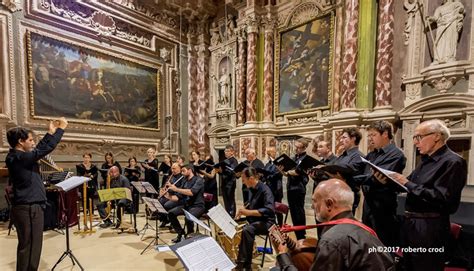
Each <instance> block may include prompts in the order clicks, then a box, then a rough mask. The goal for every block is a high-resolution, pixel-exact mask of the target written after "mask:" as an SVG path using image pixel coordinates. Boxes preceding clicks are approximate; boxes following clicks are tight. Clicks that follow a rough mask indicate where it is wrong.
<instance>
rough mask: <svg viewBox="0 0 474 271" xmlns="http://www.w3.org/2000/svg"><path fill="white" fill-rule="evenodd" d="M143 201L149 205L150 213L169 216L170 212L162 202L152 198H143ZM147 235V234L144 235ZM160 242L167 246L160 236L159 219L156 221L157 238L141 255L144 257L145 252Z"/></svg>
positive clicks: (154, 238)
mask: <svg viewBox="0 0 474 271" xmlns="http://www.w3.org/2000/svg"><path fill="white" fill-rule="evenodd" d="M143 200H144V201H145V203H146V204H147V205H148V207H149V208H150V211H152V212H155V211H156V212H158V213H160V214H168V212H167V211H166V210H165V208H163V205H161V203H160V201H159V200H157V199H152V198H147V197H143ZM143 234H145V233H143ZM158 240H161V241H162V242H163V243H164V244H167V243H166V242H165V241H164V240H163V239H161V238H160V236H159V228H158V219H156V220H155V236H154V237H153V240H151V242H150V243H149V244H148V245H147V246H146V247H145V248H144V249H143V251H142V252H141V253H140V255H143V253H145V251H146V250H147V249H148V248H149V247H150V246H151V244H153V243H155V246H157V245H158Z"/></svg>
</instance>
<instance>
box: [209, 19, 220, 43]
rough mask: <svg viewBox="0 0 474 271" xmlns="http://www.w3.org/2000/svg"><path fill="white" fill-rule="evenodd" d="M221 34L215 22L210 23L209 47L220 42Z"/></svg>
mask: <svg viewBox="0 0 474 271" xmlns="http://www.w3.org/2000/svg"><path fill="white" fill-rule="evenodd" d="M221 41H222V40H221V33H220V31H219V27H218V26H217V24H216V22H212V25H211V45H212V46H215V45H217V44H219V43H220V42H221Z"/></svg>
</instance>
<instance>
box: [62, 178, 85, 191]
mask: <svg viewBox="0 0 474 271" xmlns="http://www.w3.org/2000/svg"><path fill="white" fill-rule="evenodd" d="M90 180H91V179H90V178H87V177H82V176H73V177H71V178H69V179H66V180H64V181H62V182H60V183H57V184H56V185H55V186H56V187H59V188H61V189H62V190H63V191H64V192H68V191H69V190H71V189H73V188H76V187H78V186H79V185H81V184H83V183H85V182H88V181H90Z"/></svg>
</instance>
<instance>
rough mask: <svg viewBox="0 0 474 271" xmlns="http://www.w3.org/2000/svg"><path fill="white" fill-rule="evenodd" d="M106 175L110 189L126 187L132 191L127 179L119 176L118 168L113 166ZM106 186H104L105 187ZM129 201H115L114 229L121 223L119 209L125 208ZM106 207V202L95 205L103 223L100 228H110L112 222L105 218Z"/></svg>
mask: <svg viewBox="0 0 474 271" xmlns="http://www.w3.org/2000/svg"><path fill="white" fill-rule="evenodd" d="M108 175H109V176H110V188H117V187H126V188H128V189H132V188H131V186H130V182H129V181H128V179H127V178H126V177H125V176H123V175H120V170H119V168H118V167H116V166H113V167H111V168H110V169H109V172H108ZM106 185H107V184H104V186H106ZM130 202H131V201H130V200H128V199H120V200H118V201H117V223H116V224H115V228H118V227H120V223H121V221H122V212H121V209H122V208H121V207H124V208H125V206H127V205H128V204H129V203H130ZM106 207H107V202H106V201H104V202H99V204H97V210H98V211H99V215H100V218H101V219H102V221H103V223H102V224H100V227H101V228H108V227H110V226H112V224H113V223H112V221H111V220H110V218H108V217H107V213H106V212H105V208H106Z"/></svg>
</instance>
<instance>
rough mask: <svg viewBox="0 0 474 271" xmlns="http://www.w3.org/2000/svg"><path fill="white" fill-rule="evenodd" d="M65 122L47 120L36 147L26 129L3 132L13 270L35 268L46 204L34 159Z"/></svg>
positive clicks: (53, 145)
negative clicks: (14, 236) (12, 227)
mask: <svg viewBox="0 0 474 271" xmlns="http://www.w3.org/2000/svg"><path fill="white" fill-rule="evenodd" d="M67 124H68V122H67V120H66V119H65V118H60V119H59V120H57V121H55V122H50V123H49V131H48V133H47V134H46V135H45V136H44V137H43V139H41V140H40V142H38V144H37V145H36V146H35V141H34V139H33V132H32V131H30V130H27V129H25V128H22V127H16V128H12V129H10V130H8V132H7V140H8V144H9V145H10V147H11V149H10V151H9V152H8V154H7V157H6V159H5V162H6V164H7V167H8V171H9V173H10V181H11V183H12V185H13V195H14V198H13V207H12V210H11V219H12V221H13V224H14V225H15V227H16V229H17V233H18V247H17V262H16V270H37V269H38V265H39V260H40V256H41V249H42V246H43V224H44V215H43V210H44V208H45V207H46V205H45V204H46V191H45V189H44V184H43V181H42V180H41V176H40V174H39V165H38V161H39V160H40V159H41V158H43V157H45V156H46V155H47V154H49V153H51V152H52V151H53V150H54V149H55V148H56V146H57V145H58V143H59V141H60V140H61V137H62V136H63V134H64V129H65V128H66V127H67Z"/></svg>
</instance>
